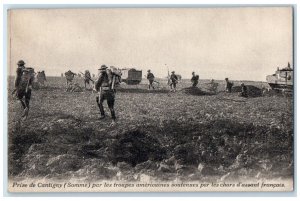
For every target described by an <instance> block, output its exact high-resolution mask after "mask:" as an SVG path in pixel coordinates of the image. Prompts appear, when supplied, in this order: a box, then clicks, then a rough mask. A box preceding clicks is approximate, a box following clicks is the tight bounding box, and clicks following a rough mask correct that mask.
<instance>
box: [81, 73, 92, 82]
mask: <svg viewBox="0 0 300 201" xmlns="http://www.w3.org/2000/svg"><path fill="white" fill-rule="evenodd" d="M79 73H81V74H82V75H83V76H84V77H85V78H87V79H89V80H90V81H92V82H93V83H95V81H94V80H92V78H90V77H87V76H85V74H83V73H82V72H80V71H79Z"/></svg>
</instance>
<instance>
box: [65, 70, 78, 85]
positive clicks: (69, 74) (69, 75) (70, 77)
mask: <svg viewBox="0 0 300 201" xmlns="http://www.w3.org/2000/svg"><path fill="white" fill-rule="evenodd" d="M75 75H76V74H75V73H73V72H72V71H70V70H69V71H67V72H65V76H66V79H67V88H68V87H69V84H70V83H71V82H72V81H73V79H74V77H75Z"/></svg>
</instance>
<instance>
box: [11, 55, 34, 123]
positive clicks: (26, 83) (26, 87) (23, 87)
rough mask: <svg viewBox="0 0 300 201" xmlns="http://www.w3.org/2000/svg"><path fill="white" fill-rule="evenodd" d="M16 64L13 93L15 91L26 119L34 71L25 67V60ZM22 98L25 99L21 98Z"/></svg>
mask: <svg viewBox="0 0 300 201" xmlns="http://www.w3.org/2000/svg"><path fill="white" fill-rule="evenodd" d="M17 65H18V68H17V72H16V80H15V89H14V91H13V93H15V92H16V96H17V98H18V100H19V101H20V102H21V104H22V107H23V109H24V113H23V115H22V117H24V118H25V119H26V118H27V116H28V112H29V102H30V98H31V89H32V83H33V80H34V74H35V73H34V69H33V68H26V67H25V62H24V61H23V60H20V61H19V62H18V63H17ZM23 98H24V99H25V100H23Z"/></svg>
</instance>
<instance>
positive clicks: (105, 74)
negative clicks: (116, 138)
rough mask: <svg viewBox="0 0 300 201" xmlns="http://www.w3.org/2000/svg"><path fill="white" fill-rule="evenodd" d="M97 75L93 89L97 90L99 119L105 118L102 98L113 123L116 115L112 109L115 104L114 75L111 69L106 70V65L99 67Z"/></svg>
mask: <svg viewBox="0 0 300 201" xmlns="http://www.w3.org/2000/svg"><path fill="white" fill-rule="evenodd" d="M99 71H100V72H99V77H98V79H97V81H96V82H95V90H96V91H98V92H99V96H97V97H96V101H97V105H98V107H99V110H100V115H101V116H100V119H104V118H105V112H104V108H103V102H104V100H107V105H108V108H109V110H110V113H111V118H112V123H111V126H112V125H114V124H115V121H116V115H115V110H114V104H115V90H114V75H113V74H112V72H111V71H108V70H107V66H106V65H102V66H101V68H100V69H99Z"/></svg>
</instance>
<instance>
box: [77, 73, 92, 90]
mask: <svg viewBox="0 0 300 201" xmlns="http://www.w3.org/2000/svg"><path fill="white" fill-rule="evenodd" d="M80 73H81V74H82V75H83V76H84V88H85V89H86V84H88V85H90V81H91V82H92V83H94V80H92V77H91V73H90V71H89V70H86V71H85V72H84V74H83V73H82V72H80Z"/></svg>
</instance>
